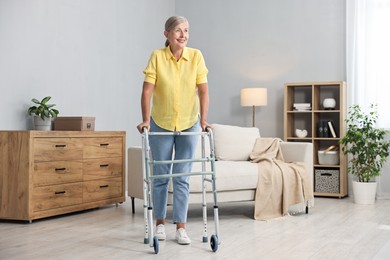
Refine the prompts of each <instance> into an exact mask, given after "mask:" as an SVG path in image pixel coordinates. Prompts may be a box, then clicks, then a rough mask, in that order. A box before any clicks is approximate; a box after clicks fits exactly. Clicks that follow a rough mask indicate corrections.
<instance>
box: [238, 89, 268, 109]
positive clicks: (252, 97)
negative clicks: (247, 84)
mask: <svg viewBox="0 0 390 260" xmlns="http://www.w3.org/2000/svg"><path fill="white" fill-rule="evenodd" d="M266 105H267V89H266V88H243V89H241V106H243V107H249V106H266Z"/></svg>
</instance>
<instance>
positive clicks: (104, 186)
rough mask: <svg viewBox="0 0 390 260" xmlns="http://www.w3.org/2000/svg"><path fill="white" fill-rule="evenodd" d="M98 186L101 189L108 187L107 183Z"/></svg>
mask: <svg viewBox="0 0 390 260" xmlns="http://www.w3.org/2000/svg"><path fill="white" fill-rule="evenodd" d="M100 188H101V189H103V188H108V184H106V185H100Z"/></svg>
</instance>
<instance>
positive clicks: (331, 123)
mask: <svg viewBox="0 0 390 260" xmlns="http://www.w3.org/2000/svg"><path fill="white" fill-rule="evenodd" d="M328 127H329V132H330V133H331V135H332V137H333V138H336V137H337V135H336V131H335V129H334V124H333V121H328Z"/></svg>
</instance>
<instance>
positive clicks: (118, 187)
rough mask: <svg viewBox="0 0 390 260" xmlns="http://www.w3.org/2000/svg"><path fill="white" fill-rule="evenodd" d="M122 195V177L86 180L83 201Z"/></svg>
mask: <svg viewBox="0 0 390 260" xmlns="http://www.w3.org/2000/svg"><path fill="white" fill-rule="evenodd" d="M121 195H122V178H121V177H119V178H111V179H104V180H95V181H86V182H84V190H83V201H84V202H92V201H98V200H104V199H110V198H115V197H120V196H121Z"/></svg>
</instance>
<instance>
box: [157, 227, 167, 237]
mask: <svg viewBox="0 0 390 260" xmlns="http://www.w3.org/2000/svg"><path fill="white" fill-rule="evenodd" d="M156 237H157V239H158V240H165V239H166V238H167V236H166V234H165V226H164V225H163V224H160V225H158V226H157V227H156Z"/></svg>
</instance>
